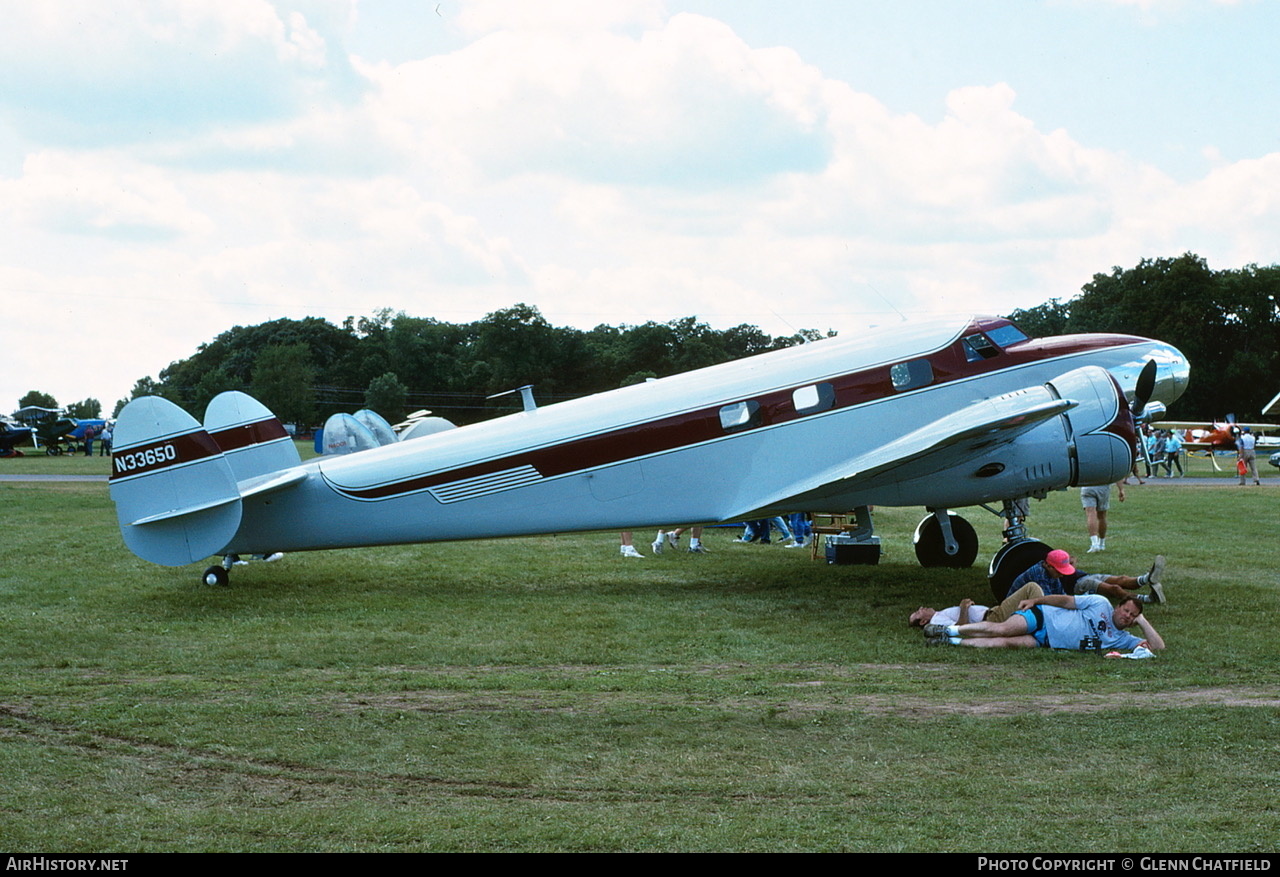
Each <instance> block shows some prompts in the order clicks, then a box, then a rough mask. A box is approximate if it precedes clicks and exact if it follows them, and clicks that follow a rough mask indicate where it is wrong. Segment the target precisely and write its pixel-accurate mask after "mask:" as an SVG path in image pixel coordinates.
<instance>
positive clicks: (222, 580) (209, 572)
mask: <svg viewBox="0 0 1280 877" xmlns="http://www.w3.org/2000/svg"><path fill="white" fill-rule="evenodd" d="M200 581H201V582H202V583H204V584H206V585H208V586H209V587H211V588H225V587H227V586H228V585H230V584H231V576H230V575H228V574H227V571H226V570H225V569H223V568H222V567H220V566H211V567H209V568H208V569H206V570H205V571H204V575H203V576H201V577H200Z"/></svg>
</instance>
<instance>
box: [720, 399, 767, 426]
mask: <svg viewBox="0 0 1280 877" xmlns="http://www.w3.org/2000/svg"><path fill="white" fill-rule="evenodd" d="M759 425H760V403H759V402H752V401H747V402H735V403H733V404H732V405H726V406H724V407H723V408H721V409H720V426H722V427H723V428H724V431H725V432H737V431H738V430H741V429H751V428H752V427H755V426H759Z"/></svg>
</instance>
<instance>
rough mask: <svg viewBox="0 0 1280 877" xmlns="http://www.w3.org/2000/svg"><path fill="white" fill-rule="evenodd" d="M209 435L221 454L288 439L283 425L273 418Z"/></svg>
mask: <svg viewBox="0 0 1280 877" xmlns="http://www.w3.org/2000/svg"><path fill="white" fill-rule="evenodd" d="M210 435H212V436H213V440H214V442H216V443H217V445H218V447H219V448H221V449H222V451H223V453H226V452H227V451H238V450H240V449H241V448H248V447H251V446H253V445H261V444H265V443H266V442H271V441H276V440H277V439H282V438H288V437H289V433H287V432H285V431H284V424H282V423H281V422H280V421H279V420H277V419H276V418H274V417H270V418H267V419H266V420H259V421H258V422H256V423H245V424H241V425H239V426H231V427H227V428H226V429H220V430H218V431H216V432H213V433H210Z"/></svg>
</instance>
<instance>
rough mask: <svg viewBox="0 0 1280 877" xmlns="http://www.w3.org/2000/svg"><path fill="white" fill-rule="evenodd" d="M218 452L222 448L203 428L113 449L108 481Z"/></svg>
mask: <svg viewBox="0 0 1280 877" xmlns="http://www.w3.org/2000/svg"><path fill="white" fill-rule="evenodd" d="M221 453H222V449H221V448H219V447H218V445H217V443H215V442H214V440H213V439H212V438H210V437H209V434H208V433H207V432H205V431H204V430H203V429H199V430H196V431H194V432H189V433H185V434H183V435H175V436H170V437H169V438H163V439H157V440H155V441H150V442H147V443H145V444H140V445H133V446H131V447H125V448H121V447H116V448H113V449H112V452H111V479H110V480H112V481H114V480H115V479H117V478H128V477H131V476H133V475H145V474H150V473H153V472H158V471H160V470H161V469H167V468H169V467H170V466H181V465H184V464H187V463H195V462H198V461H200V460H204V459H208V458H209V457H216V456H218V455H219V454H221Z"/></svg>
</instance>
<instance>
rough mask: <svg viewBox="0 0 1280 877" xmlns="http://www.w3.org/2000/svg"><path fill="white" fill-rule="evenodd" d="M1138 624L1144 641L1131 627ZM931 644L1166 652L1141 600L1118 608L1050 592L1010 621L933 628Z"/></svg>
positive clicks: (1093, 597)
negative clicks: (1132, 631)
mask: <svg viewBox="0 0 1280 877" xmlns="http://www.w3.org/2000/svg"><path fill="white" fill-rule="evenodd" d="M1135 623H1136V624H1137V625H1138V627H1139V628H1141V630H1142V638H1138V637H1137V636H1134V635H1133V634H1131V633H1128V632H1127V631H1126V630H1125V628H1127V627H1131V626H1133V625H1134V624H1135ZM924 635H925V637H926V639H925V642H926V643H927V644H928V645H931V646H940V645H955V646H970V647H973V648H988V649H1002V648H1003V649H1034V648H1050V649H1076V650H1079V651H1092V650H1101V649H1128V650H1132V649H1136V648H1138V647H1139V646H1145V647H1146V648H1148V649H1151V650H1152V651H1159V650H1160V649H1163V648H1164V639H1163V638H1161V636H1160V634H1159V633H1158V632H1157V631H1156V629H1155V627H1154V626H1153V625H1152V624H1151V622H1150V621H1148V620H1147V619H1146V617H1145V616H1144V615H1143V614H1142V604H1141V603H1139V602H1138V601H1137V600H1135V599H1132V598H1131V599H1127V600H1125V601H1123V602H1122V603H1121V604H1120V605H1119V606H1117V607H1115V609H1112V608H1111V602H1110V601H1109V600H1108V599H1107V598H1106V597H1103V596H1100V595H1098V594H1085V595H1084V596H1080V597H1072V596H1070V595H1068V594H1047V595H1045V596H1043V597H1035V598H1033V599H1030V600H1023V601H1022V603H1021V604H1020V605H1019V606H1018V611H1017V612H1015V613H1014V614H1013V616H1012V617H1011V618H1010V619H1009V620H1008V621H1002V622H991V621H979V622H978V623H977V624H963V625H954V624H952V625H947V624H927V625H925V628H924Z"/></svg>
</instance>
